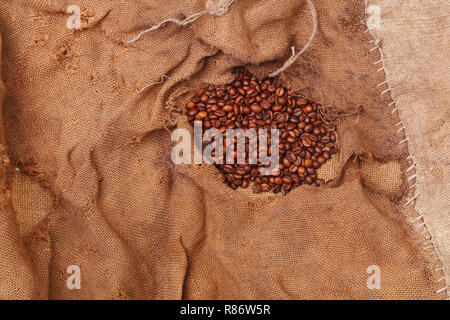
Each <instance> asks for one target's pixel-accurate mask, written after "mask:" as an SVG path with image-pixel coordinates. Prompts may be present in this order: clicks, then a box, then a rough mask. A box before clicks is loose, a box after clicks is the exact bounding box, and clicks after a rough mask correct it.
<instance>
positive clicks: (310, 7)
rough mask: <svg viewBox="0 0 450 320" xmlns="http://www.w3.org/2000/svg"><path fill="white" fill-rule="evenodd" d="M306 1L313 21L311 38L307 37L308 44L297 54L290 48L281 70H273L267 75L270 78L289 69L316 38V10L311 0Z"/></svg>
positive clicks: (293, 48)
mask: <svg viewBox="0 0 450 320" xmlns="http://www.w3.org/2000/svg"><path fill="white" fill-rule="evenodd" d="M306 1H307V2H308V5H309V9H310V10H311V15H312V19H313V32H312V33H311V36H310V37H309V40H308V42H307V43H306V45H305V46H304V47H303V49H302V50H300V51H299V52H297V53H295V47H294V46H292V47H291V50H292V56H291V57H290V58H289V59H288V60H287V61H286V62H285V63H284V64H283V66H282V67H281V68H279V69H277V70H275V71H274V72H272V73H270V74H269V77H270V78H273V77H276V76H278V75H279V74H280V73H282V72H284V71H285V70H286V69H287V68H289V67H290V66H291V65H292V64H293V63H294V62H295V60H297V59H298V57H300V56H301V54H302V53H303V52H305V51H306V49H308V48H309V46H310V45H311V43H312V42H313V40H314V38H315V37H316V33H317V13H316V9H315V8H314V4H313V3H312V1H311V0H306Z"/></svg>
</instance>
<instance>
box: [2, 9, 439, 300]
mask: <svg viewBox="0 0 450 320" xmlns="http://www.w3.org/2000/svg"><path fill="white" fill-rule="evenodd" d="M72 4H74V3H72V2H70V3H69V2H67V1H58V2H55V1H50V0H41V1H14V2H1V3H0V30H1V32H2V39H3V46H2V59H1V68H2V69H1V70H2V79H3V81H4V83H5V87H6V90H5V97H4V101H3V106H2V109H3V123H4V135H5V137H6V138H5V142H4V144H5V145H6V146H7V148H8V149H7V152H8V155H9V157H10V159H11V162H12V164H11V166H9V168H10V169H11V170H10V171H11V172H10V174H9V175H7V174H6V168H8V165H7V164H6V165H4V166H2V169H3V174H2V180H1V181H2V191H3V192H2V197H3V203H4V206H3V211H2V215H1V218H0V219H1V220H0V228H1V229H2V230H1V233H0V250H1V251H0V253H1V257H2V259H1V261H0V264H1V265H0V266H1V268H0V284H1V285H0V297H1V298H39V299H47V298H49V299H114V298H129V299H180V298H186V299H197V298H208V299H216V298H222V299H231V298H240V299H244V298H248V299H252V298H260V299H269V298H274V299H298V298H305V299H313V298H343V299H377V298H385V299H401V298H404V299H414V298H427V299H428V298H429V299H437V298H442V296H439V295H436V294H435V291H436V289H437V286H436V283H435V282H436V278H435V274H434V273H432V264H431V263H430V262H429V257H428V256H426V255H425V253H424V252H422V249H421V248H422V247H421V243H420V242H419V240H418V234H417V232H416V231H415V230H414V229H413V228H412V227H411V226H410V225H409V223H408V222H407V217H408V216H410V214H411V212H409V211H407V210H410V209H404V208H403V203H404V199H405V198H407V197H408V192H409V191H408V188H407V183H406V179H405V172H404V171H405V158H406V156H407V155H408V150H407V144H402V145H399V141H400V140H402V139H403V138H404V136H403V135H402V134H401V133H400V134H397V133H396V131H397V128H396V127H395V123H397V122H398V121H399V118H398V116H397V115H396V114H392V113H391V110H390V109H389V108H386V105H387V104H388V103H390V102H391V99H390V97H389V95H383V96H380V90H379V88H377V84H379V83H381V82H382V81H384V80H385V76H384V75H383V74H382V73H379V72H376V70H377V67H376V66H374V64H373V62H374V61H376V60H378V59H379V56H378V52H376V51H375V52H370V51H369V50H370V48H371V47H372V46H373V45H371V44H370V43H369V40H371V38H370V36H369V35H368V34H367V33H364V30H365V27H364V26H363V25H362V24H361V22H360V20H361V16H362V14H363V13H364V6H363V3H362V1H351V0H346V1H339V2H338V3H335V2H326V3H324V2H318V1H317V3H315V5H316V9H317V15H318V21H319V27H318V34H317V36H316V38H315V40H314V42H313V45H312V46H311V47H310V48H309V49H308V51H307V52H305V53H304V54H303V55H302V56H301V57H300V58H299V60H298V61H297V62H296V63H295V64H294V65H293V66H292V67H291V68H289V69H288V71H287V72H286V73H284V74H283V80H284V81H285V83H286V84H289V85H290V86H292V87H294V88H296V89H299V90H305V92H311V95H312V97H313V98H315V99H317V100H319V99H322V98H323V103H324V105H326V106H329V107H331V110H333V111H340V112H342V116H341V117H340V118H339V121H338V136H339V144H340V152H339V153H338V154H337V155H335V157H334V160H333V161H332V162H330V164H329V165H328V166H327V167H325V168H323V171H324V172H323V173H324V174H325V173H326V174H328V175H329V176H330V179H331V178H332V180H331V181H330V182H329V183H328V184H327V186H325V187H323V188H313V187H309V186H302V187H300V188H297V189H295V190H294V191H293V192H291V193H290V194H289V195H288V196H286V197H282V196H280V195H269V194H261V195H255V194H252V193H250V192H249V191H233V190H231V189H229V188H228V187H227V186H226V185H225V184H223V183H222V181H221V178H220V177H219V175H218V173H217V172H216V170H215V169H214V168H213V167H212V166H206V165H204V166H187V165H180V166H174V165H173V164H172V163H171V161H170V150H171V147H172V143H171V142H170V135H169V132H168V131H167V130H166V128H167V127H168V126H169V129H173V128H175V126H174V125H173V121H172V120H174V119H176V126H179V127H182V126H186V125H187V124H186V120H185V119H184V118H183V117H179V118H174V117H173V113H171V112H170V111H173V109H174V108H175V109H177V108H178V109H180V108H183V106H184V101H185V98H186V97H187V94H185V95H181V93H183V92H187V93H190V92H192V91H193V90H194V89H195V88H196V87H198V86H199V85H201V84H202V83H223V82H225V81H227V80H229V79H230V77H231V72H232V69H233V67H236V66H246V67H248V68H249V69H250V70H251V71H252V72H254V73H255V74H258V75H264V74H267V73H268V72H270V71H273V70H275V69H276V68H278V67H279V66H280V65H281V64H282V63H283V62H284V61H285V60H286V59H287V57H288V54H289V53H290V52H289V47H290V46H291V45H295V46H296V47H297V48H301V47H302V46H303V45H304V44H305V43H306V41H307V39H308V37H309V35H310V33H311V29H312V24H311V17H310V12H309V10H308V7H307V5H306V3H305V2H304V1H294V0H292V1H282V2H281V1H254V0H247V1H246V0H238V1H236V2H235V3H234V4H233V5H232V6H231V7H230V10H229V12H228V13H226V14H225V15H224V16H223V17H212V16H205V17H202V18H200V19H198V20H197V21H196V22H194V23H193V24H192V25H191V26H188V27H183V28H182V27H179V26H176V25H171V24H168V25H165V26H164V27H162V28H161V29H160V30H155V31H153V32H152V33H149V34H147V35H145V36H143V38H142V39H141V40H139V41H138V42H136V43H134V44H132V45H124V44H123V42H122V41H121V40H124V39H130V38H132V37H133V36H134V35H135V34H136V33H137V32H139V31H140V30H142V29H144V28H145V27H148V26H149V25H151V24H153V23H157V22H159V21H161V20H163V19H165V18H167V17H174V16H176V17H183V15H184V16H187V15H189V14H192V13H194V12H198V11H200V10H202V9H203V6H204V2H203V1H165V2H164V5H162V4H161V2H158V1H128V2H123V1H77V3H76V4H78V5H80V7H81V8H82V12H83V28H82V30H80V31H71V30H68V29H67V28H66V19H67V18H68V15H67V14H65V11H66V8H67V7H68V6H69V5H72ZM162 75H167V76H168V77H169V79H167V80H165V82H164V83H162V84H160V85H156V86H153V87H151V88H149V89H147V90H146V91H145V92H144V93H142V94H138V93H137V91H138V89H139V88H142V87H143V86H144V85H146V84H148V83H150V82H155V81H158V80H159V79H160V77H161V76H162ZM319 93H320V94H319ZM168 102H170V103H169V104H168ZM168 109H170V110H168ZM171 124H172V126H171ZM2 131H3V130H2ZM14 167H17V168H18V170H19V172H14V171H15V170H14ZM23 175H26V176H27V177H32V178H33V182H31V181H28V182H23V183H21V182H17V181H19V180H18V179H25V178H24V177H23ZM387 177H389V178H387ZM11 181H16V184H14V182H11ZM26 184H28V185H29V188H28V190H29V193H28V196H29V197H30V198H36V199H34V200H30V203H34V204H35V205H37V203H39V204H41V205H42V207H39V208H36V207H35V205H34V204H33V205H31V206H26V205H25V204H24V202H25V200H20V199H21V198H20V197H21V196H23V193H26V191H25V190H23V189H22V191H20V192H17V193H16V195H14V193H13V198H14V199H13V200H12V201H11V200H10V199H9V197H8V195H9V194H10V193H11V185H12V186H13V188H14V186H15V188H16V189H15V190H19V189H20V188H23V187H22V186H23V185H26ZM38 186H40V187H38ZM42 210H44V211H45V210H47V212H46V213H45V216H42ZM36 215H38V216H39V217H41V218H40V219H37V220H39V221H37V220H36ZM27 217H28V219H27ZM69 265H79V266H80V267H81V279H82V280H81V290H69V289H67V287H66V279H67V277H68V275H67V274H65V270H66V268H67V267H68V266H69ZM370 265H378V266H380V268H381V270H382V278H381V279H382V284H381V289H380V290H369V289H368V288H367V287H366V279H367V277H368V274H367V273H366V269H367V267H368V266H370Z"/></svg>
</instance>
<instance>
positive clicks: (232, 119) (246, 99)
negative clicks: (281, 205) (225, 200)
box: [186, 69, 337, 195]
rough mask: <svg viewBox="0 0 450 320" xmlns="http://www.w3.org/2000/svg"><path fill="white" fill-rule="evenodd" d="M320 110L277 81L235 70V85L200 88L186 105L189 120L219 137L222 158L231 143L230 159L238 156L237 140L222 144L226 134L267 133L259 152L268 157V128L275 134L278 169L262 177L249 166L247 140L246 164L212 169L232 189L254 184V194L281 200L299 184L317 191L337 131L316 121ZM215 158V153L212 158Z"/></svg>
mask: <svg viewBox="0 0 450 320" xmlns="http://www.w3.org/2000/svg"><path fill="white" fill-rule="evenodd" d="M319 109H320V105H318V104H316V103H314V102H312V101H310V100H308V99H307V98H304V97H298V96H295V95H293V93H292V92H291V91H290V90H288V89H286V88H284V87H283V86H282V85H281V82H280V80H279V79H278V78H275V79H268V78H267V79H263V80H258V79H257V78H256V77H254V76H253V75H252V74H250V73H249V72H247V71H245V70H243V69H239V70H237V72H236V77H235V79H234V81H232V82H231V83H230V84H227V85H218V86H215V85H208V86H207V87H206V88H201V89H200V90H198V91H197V93H196V94H195V95H194V96H193V97H192V98H191V100H190V101H189V102H188V103H187V105H186V116H187V118H188V121H189V122H190V123H191V124H193V123H194V121H198V120H199V121H202V123H203V129H204V130H207V129H210V128H217V129H219V130H220V132H221V133H222V134H223V137H224V142H225V146H224V149H223V150H224V155H223V159H222V160H225V156H226V153H227V151H228V150H229V149H230V148H231V145H232V144H234V147H235V148H234V150H235V151H234V153H233V154H232V157H233V158H234V159H236V158H237V157H238V155H239V154H240V152H241V151H239V150H238V149H236V143H237V141H238V139H237V138H236V137H235V138H234V139H233V140H232V141H226V139H225V136H226V130H227V129H231V128H242V129H244V130H246V129H249V128H253V129H256V130H258V129H266V130H268V140H267V142H268V146H267V147H265V148H263V149H261V150H263V151H264V152H267V153H268V155H269V156H270V154H271V140H270V129H279V130H280V132H279V134H280V141H279V154H280V164H279V166H278V167H277V168H275V169H273V170H272V171H271V175H269V176H266V175H262V173H263V171H262V170H263V168H264V167H268V166H267V165H263V164H262V163H261V162H260V160H258V162H257V163H256V164H255V163H252V164H249V153H251V156H252V157H256V156H257V155H258V150H252V151H251V152H250V148H249V144H248V140H249V137H246V140H245V141H246V142H245V164H216V165H215V166H216V167H217V168H218V169H219V171H220V172H221V173H222V174H223V175H224V181H225V183H226V184H228V186H229V187H230V188H232V189H237V188H238V187H242V188H247V187H248V186H249V185H250V184H253V192H256V193H260V192H268V191H270V190H272V191H273V193H279V192H281V193H282V194H283V195H286V194H287V193H289V192H290V191H291V190H292V189H294V188H296V187H297V186H300V185H302V184H304V183H307V184H310V185H316V186H321V185H323V184H325V182H324V181H323V180H322V179H319V178H318V174H317V169H319V168H320V167H321V166H322V165H323V164H324V163H325V162H326V161H327V160H329V159H330V158H331V155H332V154H335V153H337V149H336V134H335V131H336V126H335V125H334V124H332V123H324V122H323V121H322V119H321V118H320V113H319ZM213 156H215V153H213Z"/></svg>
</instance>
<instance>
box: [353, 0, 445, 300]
mask: <svg viewBox="0 0 450 320" xmlns="http://www.w3.org/2000/svg"><path fill="white" fill-rule="evenodd" d="M367 2H368V1H367V0H364V8H367V4H368V3H367ZM361 23H362V24H363V25H364V26H366V28H367V29H366V30H365V31H364V32H365V33H369V34H370V35H371V36H372V38H373V40H371V41H370V43H373V44H374V47H372V48H371V49H370V50H369V51H370V53H372V52H373V51H376V50H377V49H378V53H379V54H380V59H379V60H377V61H375V62H374V65H378V64H381V67H380V68H379V69H378V70H377V72H380V71H382V70H383V71H384V75H385V79H386V80H385V81H383V82H381V83H379V84H378V85H377V87H381V86H384V85H386V86H387V89H385V90H383V91H382V92H381V93H380V94H381V95H384V94H386V93H388V92H390V97H391V100H392V102H390V103H389V104H388V107H391V106H393V109H392V111H391V113H392V114H393V113H395V112H396V111H397V113H398V117H399V119H400V121H399V122H398V123H397V124H395V126H396V127H399V129H398V130H397V134H399V133H400V132H401V131H403V134H404V136H405V139H403V140H401V141H400V142H399V145H401V144H403V143H406V148H407V150H408V154H409V156H408V157H407V158H406V160H407V161H410V162H411V166H410V167H409V168H408V169H407V170H406V172H405V174H406V175H408V172H409V171H411V170H414V173H412V174H410V176H409V177H408V179H407V180H408V183H409V184H410V185H409V187H408V188H409V189H414V190H413V196H412V197H411V198H410V199H407V200H406V202H405V204H404V207H405V208H406V207H408V206H409V205H411V204H412V203H415V201H416V200H417V198H418V197H419V193H417V192H416V191H417V189H416V186H417V184H418V179H419V177H418V171H417V169H416V168H417V161H416V158H415V157H414V155H412V154H411V152H410V150H409V147H408V144H407V142H408V141H409V137H408V136H407V134H406V130H405V126H404V124H403V121H402V119H401V116H400V113H399V109H398V107H397V106H396V103H395V100H394V98H393V97H392V92H391V88H392V87H391V84H390V81H389V77H388V74H387V71H386V69H385V64H384V61H385V60H384V55H383V51H382V50H381V48H380V46H379V40H378V39H377V37H376V36H375V34H374V33H373V32H372V31H371V30H370V29H369V28H368V27H367V24H366V23H365V22H364V20H362V21H361ZM412 182H414V183H412ZM413 209H414V211H415V212H417V213H418V215H419V216H418V217H417V218H415V219H413V220H411V221H409V222H410V223H411V224H412V225H413V226H415V224H417V223H419V224H418V225H416V226H415V229H416V230H417V232H420V231H421V230H422V232H421V233H420V236H421V237H423V238H425V240H426V241H425V242H424V243H423V250H424V251H425V252H427V251H431V252H430V253H429V254H430V256H432V255H435V256H436V257H435V258H433V259H432V262H434V263H439V264H440V265H441V267H438V268H432V272H433V273H440V276H438V275H436V278H437V279H438V280H436V282H437V283H441V282H442V283H443V285H442V288H440V289H438V290H436V291H434V293H435V294H436V295H439V294H441V293H445V295H446V299H449V293H448V289H449V288H448V284H447V280H446V274H445V270H444V267H445V266H444V263H443V262H442V258H441V256H440V254H439V251H438V249H437V246H436V245H435V243H434V240H433V236H432V234H431V232H430V231H429V229H428V226H427V225H426V222H425V217H424V214H423V213H422V212H420V211H419V210H417V209H416V208H415V207H413ZM430 249H431V250H430Z"/></svg>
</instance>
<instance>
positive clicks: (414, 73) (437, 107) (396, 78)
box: [373, 1, 450, 295]
mask: <svg viewBox="0 0 450 320" xmlns="http://www.w3.org/2000/svg"><path fill="white" fill-rule="evenodd" d="M373 3H374V4H376V5H379V6H380V7H381V8H382V13H381V14H382V25H381V28H379V29H376V30H374V34H375V35H376V37H377V39H378V41H379V43H380V44H381V46H382V49H381V50H382V51H383V53H384V57H383V58H384V59H383V60H384V66H385V69H386V71H387V79H388V84H389V86H390V87H391V92H392V97H393V98H394V100H395V104H396V106H397V108H398V112H399V114H400V117H401V119H402V124H401V125H399V127H398V128H399V129H400V128H402V127H403V128H404V130H405V132H406V135H407V137H408V139H409V141H408V143H409V150H410V153H411V155H412V156H413V159H412V160H413V163H412V164H413V165H414V170H411V171H410V173H409V176H410V177H412V180H413V182H416V183H417V184H416V186H415V193H414V196H415V197H417V198H416V200H415V206H414V208H415V209H416V211H417V215H416V216H417V218H416V219H415V221H416V225H417V228H418V230H419V231H420V233H421V234H422V235H423V243H424V246H425V247H426V248H429V250H434V252H435V253H434V259H435V260H437V268H436V272H438V273H439V275H440V276H439V279H438V281H439V289H438V291H444V290H446V291H447V295H448V285H449V284H450V215H449V209H448V208H449V206H450V183H449V182H450V170H449V168H450V161H449V154H450V144H449V142H448V141H449V138H450V136H449V135H450V127H449V122H450V112H449V105H450V78H449V74H448V72H446V70H447V71H448V70H449V69H450V58H449V55H448V52H449V49H450V19H449V3H448V2H447V1H430V2H421V1H410V2H405V3H402V4H401V5H394V4H393V3H392V2H390V1H373ZM430 48H432V49H430ZM414 177H415V178H414ZM422 216H423V218H420V217H422ZM439 264H440V265H439ZM446 288H447V289H446Z"/></svg>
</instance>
